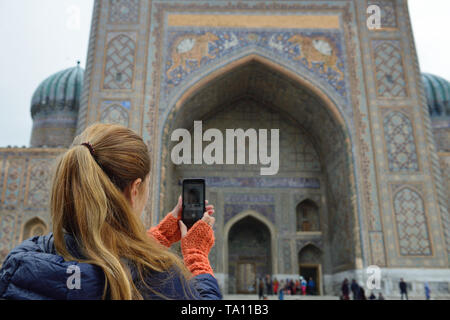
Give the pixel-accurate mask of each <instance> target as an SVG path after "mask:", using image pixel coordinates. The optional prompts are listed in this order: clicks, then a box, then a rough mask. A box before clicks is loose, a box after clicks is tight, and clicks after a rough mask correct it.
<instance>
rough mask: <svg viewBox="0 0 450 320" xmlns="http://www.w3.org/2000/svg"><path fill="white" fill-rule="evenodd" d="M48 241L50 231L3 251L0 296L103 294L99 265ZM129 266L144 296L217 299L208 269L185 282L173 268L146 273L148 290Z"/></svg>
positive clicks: (60, 297) (89, 296)
mask: <svg viewBox="0 0 450 320" xmlns="http://www.w3.org/2000/svg"><path fill="white" fill-rule="evenodd" d="M53 240H54V238H53V234H52V233H49V234H48V235H45V236H39V237H38V236H36V237H33V238H30V239H27V240H25V241H24V242H22V243H21V244H20V245H19V246H17V247H16V248H14V249H13V250H12V251H11V252H10V253H9V254H8V256H7V257H6V260H5V261H4V262H3V265H2V268H1V269H0V299H31V300H49V299H56V300H66V299H68V300H73V299H81V300H91V299H102V295H103V288H104V284H105V276H104V273H103V270H102V269H101V268H100V267H98V266H95V265H92V264H87V263H79V262H76V261H65V260H64V258H63V257H61V256H60V255H58V254H57V253H56V250H55V246H54V244H53ZM65 241H66V245H67V248H68V249H69V251H70V252H71V253H72V255H73V256H74V257H77V258H78V257H81V254H80V253H79V250H78V248H77V245H76V241H75V239H74V238H73V237H72V236H70V235H65ZM73 266H76V267H73ZM77 267H78V268H79V269H78V268H77ZM74 270H78V271H80V272H79V273H78V274H79V280H80V281H79V286H77V285H74V284H76V281H72V280H73V279H74V277H73V276H74V274H75V271H74ZM130 270H131V274H132V276H133V279H136V281H134V282H135V284H136V286H137V288H138V290H139V291H140V293H141V294H142V296H143V297H144V299H163V297H161V296H160V295H158V294H156V293H155V292H154V291H153V290H155V291H156V292H158V293H160V294H162V295H164V298H166V299H175V300H186V299H188V300H193V299H222V295H221V293H220V289H219V286H218V283H217V280H216V279H215V278H214V277H213V276H212V275H210V274H201V275H198V276H196V277H193V278H192V279H191V280H189V281H187V280H185V279H184V278H183V277H182V276H181V273H180V272H179V271H177V270H171V271H168V272H149V273H148V274H147V275H146V278H145V282H146V283H147V285H148V286H149V287H150V288H151V289H153V290H149V289H147V288H146V287H145V286H144V285H142V284H141V283H140V282H141V281H138V280H137V279H138V278H137V274H136V271H135V269H134V268H133V267H130Z"/></svg>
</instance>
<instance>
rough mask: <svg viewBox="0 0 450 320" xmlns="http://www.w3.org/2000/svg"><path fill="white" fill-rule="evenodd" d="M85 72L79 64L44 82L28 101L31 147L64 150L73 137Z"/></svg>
mask: <svg viewBox="0 0 450 320" xmlns="http://www.w3.org/2000/svg"><path fill="white" fill-rule="evenodd" d="M83 74H84V70H83V69H81V68H80V63H79V62H78V63H77V66H76V67H72V68H68V69H65V70H62V71H60V72H57V73H55V74H54V75H51V76H50V77H48V78H47V79H45V80H44V81H43V82H42V83H41V84H40V85H39V87H38V88H37V89H36V91H35V92H34V94H33V97H32V98H31V117H32V118H33V129H32V132H31V139H30V146H31V147H52V148H53V147H67V146H69V145H70V144H71V143H72V141H73V138H74V135H75V131H76V128H77V119H78V109H79V108H80V100H81V90H82V87H83Z"/></svg>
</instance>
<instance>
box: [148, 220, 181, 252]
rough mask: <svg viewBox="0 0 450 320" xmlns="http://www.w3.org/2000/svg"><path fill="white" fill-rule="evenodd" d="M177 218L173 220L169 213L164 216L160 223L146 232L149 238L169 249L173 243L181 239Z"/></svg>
mask: <svg viewBox="0 0 450 320" xmlns="http://www.w3.org/2000/svg"><path fill="white" fill-rule="evenodd" d="M178 220H179V219H178V218H175V217H174V216H173V215H172V214H171V213H169V214H168V215H166V216H165V217H164V219H162V220H161V222H160V223H159V224H158V225H157V226H155V227H152V228H150V229H149V230H147V234H148V235H149V236H153V237H154V238H155V239H156V241H158V242H159V243H161V244H162V245H164V246H166V247H170V246H171V245H172V244H174V243H175V242H177V241H179V240H180V239H181V231H180V227H179V226H178Z"/></svg>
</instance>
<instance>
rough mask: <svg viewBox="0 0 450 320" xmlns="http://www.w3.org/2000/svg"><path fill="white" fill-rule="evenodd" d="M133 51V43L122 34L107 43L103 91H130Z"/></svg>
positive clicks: (134, 46)
mask: <svg viewBox="0 0 450 320" xmlns="http://www.w3.org/2000/svg"><path fill="white" fill-rule="evenodd" d="M135 50H136V44H135V42H134V41H133V40H132V39H131V38H129V37H128V36H126V35H123V34H120V35H118V36H117V37H115V38H114V39H112V40H111V41H110V42H109V43H108V46H107V49H106V56H107V57H106V61H105V70H104V78H103V88H104V89H131V87H132V84H133V74H134V63H135V61H134V60H135Z"/></svg>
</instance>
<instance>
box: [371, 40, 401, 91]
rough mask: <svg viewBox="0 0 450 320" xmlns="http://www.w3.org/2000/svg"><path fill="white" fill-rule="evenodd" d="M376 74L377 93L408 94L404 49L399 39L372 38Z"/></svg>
mask: <svg viewBox="0 0 450 320" xmlns="http://www.w3.org/2000/svg"><path fill="white" fill-rule="evenodd" d="M372 46H373V48H374V50H375V51H374V63H375V74H376V85H377V95H378V96H379V97H383V98H399V97H406V96H407V95H408V93H407V89H406V79H405V72H404V70H403V60H402V54H403V53H402V51H401V49H400V42H399V41H397V40H372Z"/></svg>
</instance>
